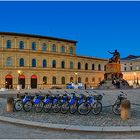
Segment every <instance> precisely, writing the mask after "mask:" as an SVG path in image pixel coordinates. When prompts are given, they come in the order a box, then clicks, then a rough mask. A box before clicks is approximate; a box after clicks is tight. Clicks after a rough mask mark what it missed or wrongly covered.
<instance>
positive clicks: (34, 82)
mask: <svg viewBox="0 0 140 140" xmlns="http://www.w3.org/2000/svg"><path fill="white" fill-rule="evenodd" d="M31 88H37V76H36V75H32V76H31Z"/></svg>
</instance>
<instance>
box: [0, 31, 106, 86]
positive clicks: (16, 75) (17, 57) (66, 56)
mask: <svg viewBox="0 0 140 140" xmlns="http://www.w3.org/2000/svg"><path fill="white" fill-rule="evenodd" d="M76 43H77V42H76V41H73V40H66V39H60V38H53V37H46V36H40V35H30V34H19V33H7V32H0V87H1V88H2V87H6V88H16V87H17V85H18V84H20V85H22V88H29V87H30V88H40V89H43V88H51V87H53V86H59V87H66V83H69V82H79V83H83V84H87V86H90V87H91V86H97V84H98V83H99V82H100V81H101V80H103V78H104V67H105V65H106V63H107V60H105V59H100V58H93V57H86V56H78V55H76Z"/></svg>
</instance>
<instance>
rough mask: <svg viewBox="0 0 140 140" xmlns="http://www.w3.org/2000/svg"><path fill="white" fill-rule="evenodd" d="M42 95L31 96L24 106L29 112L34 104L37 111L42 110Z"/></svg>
mask: <svg viewBox="0 0 140 140" xmlns="http://www.w3.org/2000/svg"><path fill="white" fill-rule="evenodd" d="M42 98H43V97H42V96H41V95H35V96H31V97H30V99H29V100H28V101H27V102H26V103H24V105H23V108H24V110H25V111H26V112H29V111H30V110H31V109H32V107H33V106H34V108H35V112H37V113H38V112H41V111H42V109H43V105H44V103H43V101H42Z"/></svg>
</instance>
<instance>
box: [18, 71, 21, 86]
mask: <svg viewBox="0 0 140 140" xmlns="http://www.w3.org/2000/svg"><path fill="white" fill-rule="evenodd" d="M20 75H21V71H20V70H18V85H20Z"/></svg>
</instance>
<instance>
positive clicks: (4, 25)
mask: <svg viewBox="0 0 140 140" xmlns="http://www.w3.org/2000/svg"><path fill="white" fill-rule="evenodd" d="M0 31H5V32H6V31H7V32H18V33H29V34H40V35H46V36H52V37H59V38H65V39H71V40H77V41H78V43H77V50H76V51H77V54H79V55H86V56H95V57H100V58H108V57H111V56H110V54H108V52H107V51H108V50H109V51H114V49H118V51H120V53H121V56H122V57H125V56H127V55H129V54H133V55H140V2H138V1H137V2H121V1H120V2H119V1H118V2H113V1H112V2H111V1H108V2H101V1H100V2H95V1H92V2H91V1H89V2H76V1H73V2H72V1H71V2H66V1H65V2H64V1H63V2H48V1H46V2H0Z"/></svg>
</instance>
